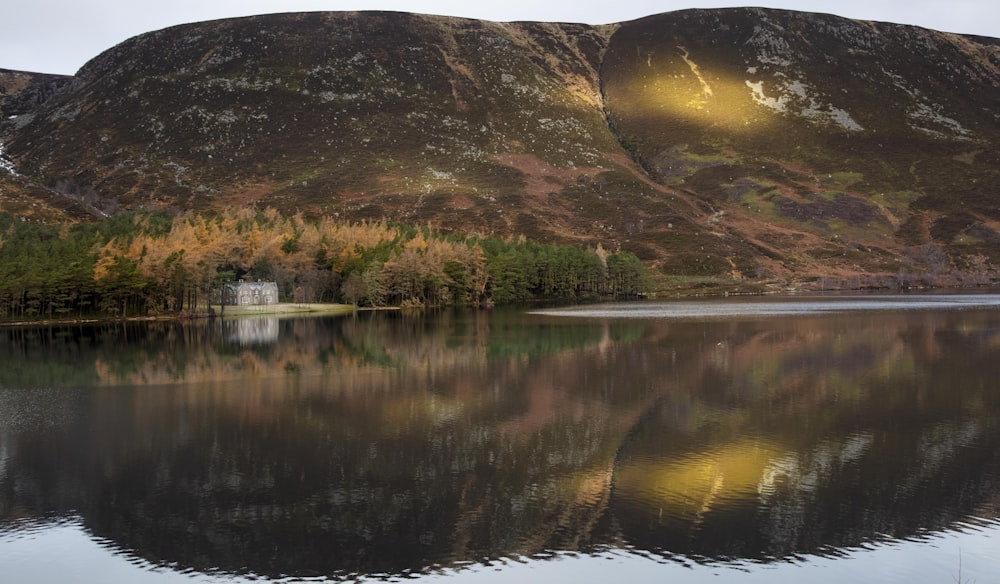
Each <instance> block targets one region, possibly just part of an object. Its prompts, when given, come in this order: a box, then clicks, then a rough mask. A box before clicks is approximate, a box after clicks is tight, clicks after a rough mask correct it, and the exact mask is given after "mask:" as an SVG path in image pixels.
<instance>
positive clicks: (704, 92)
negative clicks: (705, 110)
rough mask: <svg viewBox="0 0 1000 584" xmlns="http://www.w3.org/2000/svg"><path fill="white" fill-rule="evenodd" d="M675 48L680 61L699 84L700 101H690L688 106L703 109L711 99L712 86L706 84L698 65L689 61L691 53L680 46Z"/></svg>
mask: <svg viewBox="0 0 1000 584" xmlns="http://www.w3.org/2000/svg"><path fill="white" fill-rule="evenodd" d="M677 48H678V49H679V50H680V52H681V59H684V62H685V63H686V64H687V66H688V68H689V69H691V72H692V73H694V76H695V77H696V78H697V79H698V82H699V83H701V99H694V100H691V102H689V104H690V105H692V106H693V107H695V108H697V109H701V108H702V107H704V105H705V104H706V103H708V100H709V99H710V98H711V97H712V86H711V85H709V84H708V81H705V76H704V75H702V74H701V68H700V67H698V64H697V63H695V62H694V61H692V60H691V59H690V55H691V53H690V52H688V50H687V49H685V48H684V47H682V46H680V45H678V46H677Z"/></svg>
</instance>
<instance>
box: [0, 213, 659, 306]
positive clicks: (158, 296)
mask: <svg viewBox="0 0 1000 584" xmlns="http://www.w3.org/2000/svg"><path fill="white" fill-rule="evenodd" d="M238 279H260V280H273V281H276V282H277V283H278V286H279V291H280V295H281V300H282V301H285V302H345V303H349V304H357V305H361V306H445V305H475V304H480V303H496V304H511V303H517V302H526V301H530V300H536V299H563V300H570V299H580V298H587V297H597V296H600V295H614V296H635V295H638V294H640V293H642V292H643V291H645V286H646V272H645V270H644V268H643V266H642V265H641V263H640V262H639V261H638V259H636V257H635V256H634V255H632V254H630V253H627V252H619V253H608V252H606V251H605V250H604V249H603V248H601V247H600V246H597V247H596V248H595V249H582V248H578V247H569V246H558V245H551V244H541V243H536V242H530V241H526V240H523V239H516V240H506V241H501V240H496V239H483V238H478V237H471V236H455V235H445V234H442V233H440V232H438V231H435V230H434V229H431V228H430V227H421V228H418V227H414V226H410V225H400V224H395V223H388V222H386V221H372V222H367V221H366V222H360V223H351V222H345V221H337V220H334V219H332V218H329V217H321V218H309V219H307V218H306V217H304V216H303V215H302V214H296V215H292V216H285V215H282V214H281V213H279V212H278V211H276V210H274V209H265V210H262V211H260V210H256V209H251V208H242V209H229V210H225V211H223V212H222V213H220V214H216V215H202V214H197V213H183V214H180V215H177V216H174V217H168V216H165V215H163V214H158V213H139V214H122V215H116V216H114V217H111V218H109V219H107V220H105V221H103V222H100V223H96V224H79V225H68V224H67V225H62V226H57V227H45V226H39V225H32V224H27V223H23V222H18V221H16V220H14V219H13V218H11V217H0V318H5V319H11V318H52V317H72V316H84V315H94V314H98V315H104V316H119V317H120V316H135V315H156V314H178V313H184V312H191V313H193V312H202V311H204V310H206V309H207V308H208V307H209V306H210V305H212V304H218V303H219V302H220V298H219V295H218V290H219V289H220V287H221V286H222V285H223V284H224V283H226V282H232V281H235V280H238Z"/></svg>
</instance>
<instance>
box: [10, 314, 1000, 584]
mask: <svg viewBox="0 0 1000 584" xmlns="http://www.w3.org/2000/svg"><path fill="white" fill-rule="evenodd" d="M998 380H1000V297H997V296H984V295H976V296H935V297H885V298H878V297H864V298H820V299H817V298H805V299H802V298H799V299H784V300H778V301H776V300H773V299H765V300H760V299H756V300H745V301H730V300H725V301H706V302H696V303H680V302H674V303H636V304H625V305H602V306H599V307H579V308H573V309H562V310H555V311H545V312H543V313H537V314H532V313H525V312H518V311H510V312H508V311H495V312H491V313H484V312H473V313H439V314H422V315H408V314H403V313H380V314H360V315H358V316H356V317H339V318H306V319H287V320H278V319H243V320H227V321H224V322H219V321H215V322H211V323H210V322H200V323H194V324H187V325H181V324H177V323H147V324H138V323H133V324H126V325H120V324H119V325H108V326H75V327H51V328H34V329H24V328H18V329H6V330H0V574H2V576H3V577H2V578H0V579H2V580H3V581H8V579H9V581H12V582H64V581H73V582H112V583H118V582H121V583H125V582H128V583H131V582H166V583H175V582H242V581H255V582H259V581H261V580H265V581H271V580H275V581H359V580H403V579H406V580H411V579H412V580H419V581H422V582H423V581H426V582H467V581H468V582H477V583H479V582H516V581H525V580H527V581H543V580H545V581H554V582H559V581H566V582H570V581H572V582H604V581H608V580H611V579H624V580H626V581H629V582H664V581H684V582H703V581H713V582H718V581H720V580H721V581H726V582H764V581H767V582H774V581H779V582H799V581H802V580H803V579H809V580H810V581H818V582H842V581H845V580H849V579H853V580H858V581H864V582H898V581H908V582H914V583H919V582H928V583H931V582H934V583H937V582H953V581H956V580H960V581H963V582H965V581H978V582H989V581H995V580H997V578H1000V554H997V553H996V550H997V549H1000V383H998Z"/></svg>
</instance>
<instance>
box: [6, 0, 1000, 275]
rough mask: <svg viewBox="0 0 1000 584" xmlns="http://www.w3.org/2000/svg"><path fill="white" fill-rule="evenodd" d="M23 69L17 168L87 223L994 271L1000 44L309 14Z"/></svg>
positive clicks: (825, 29) (760, 269)
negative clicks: (313, 231) (155, 213)
mask: <svg viewBox="0 0 1000 584" xmlns="http://www.w3.org/2000/svg"><path fill="white" fill-rule="evenodd" d="M16 75H17V74H14V73H13V72H10V73H6V72H0V90H2V91H3V93H0V97H2V101H0V111H2V113H3V114H4V116H3V117H4V121H3V122H2V125H0V144H2V147H3V148H4V149H5V152H6V153H7V155H8V156H9V164H10V167H11V169H12V170H16V172H17V173H18V175H19V176H20V177H29V178H30V180H31V181H33V182H34V183H36V184H40V185H44V186H46V187H49V188H50V189H54V190H56V191H58V192H61V193H66V194H68V195H69V196H70V198H72V199H73V200H84V201H85V202H86V203H87V205H89V206H90V209H91V210H100V211H105V212H107V211H111V210H114V209H118V208H149V207H167V208H187V207H195V208H211V207H219V206H224V205H236V204H247V203H255V204H258V205H272V206H276V207H279V208H281V209H284V210H292V209H303V210H307V211H309V212H312V213H326V214H339V215H340V216H341V217H345V218H350V219H361V218H370V217H383V216H385V217H392V218H396V219H401V220H405V221H413V222H424V221H431V222H434V223H437V224H439V225H442V226H444V227H446V228H453V229H455V230H461V231H475V232H480V233H485V234H495V235H517V234H524V235H527V236H529V237H533V238H541V239H549V240H552V239H556V240H562V241H578V242H585V243H588V244H596V243H597V242H602V243H603V244H604V245H605V246H606V247H607V246H611V247H617V246H621V247H624V248H626V249H629V250H631V251H634V252H636V253H637V254H639V255H640V257H642V258H643V259H645V260H647V261H649V262H651V263H653V264H654V265H656V266H658V267H660V268H662V269H663V270H664V271H667V272H669V273H682V274H688V275H712V276H718V275H731V276H734V277H737V278H753V277H760V276H778V277H789V276H791V275H797V276H800V277H804V276H809V275H818V274H823V275H837V274H840V275H845V276H846V275H848V274H852V273H858V272H866V271H867V272H880V273H887V272H895V271H896V270H897V269H898V266H899V257H900V253H901V250H902V248H903V246H905V245H917V244H922V243H926V242H928V241H932V240H933V241H935V242H937V243H939V244H941V245H944V246H947V247H948V248H949V250H950V251H951V252H952V255H953V257H955V258H956V259H958V260H960V259H961V258H963V257H972V256H985V257H986V258H988V259H990V260H992V261H997V260H1000V251H997V250H995V249H994V248H995V247H996V246H993V245H991V243H990V242H992V241H994V240H996V239H997V226H998V225H1000V205H998V204H997V203H998V201H997V194H996V190H995V187H994V185H996V184H997V183H998V179H1000V176H998V175H1000V154H998V152H997V150H996V147H995V144H996V143H997V139H998V138H1000V136H998V134H1000V131H998V129H1000V107H997V106H1000V41H997V40H994V39H984V38H976V37H967V36H960V35H954V34H945V33H939V32H935V31H929V30H925V29H920V28H916V27H906V26H899V25H891V24H883V23H871V22H859V21H853V20H847V19H843V18H838V17H833V16H826V15H816V14H807V13H796V12H787V11H776V10H764V9H729V10H691V11H681V12H673V13H668V14H663V15H658V16H653V17H649V18H646V19H641V20H637V21H632V22H628V23H623V24H620V25H609V26H603V27H590V26H585V25H571V24H539V23H512V24H499V23H491V22H482V21H473V20H462V19H452V18H443V17H430V16H419V15H411V14H402V13H307V14H286V15H269V16H260V17H252V18H243V19H233V20H223V21H215V22H206V23H200V24H193V25H185V26H180V27H174V28H169V29H165V30H161V31H157V32H153V33H149V34H145V35H141V36H139V37H135V38H133V39H131V40H129V41H126V42H125V43H122V44H121V45H119V46H116V47H114V48H112V49H110V50H109V51H107V52H105V53H103V54H102V55H100V56H98V57H97V58H95V59H93V60H92V61H91V62H89V63H88V64H87V65H86V66H84V67H83V68H82V69H81V70H80V71H79V73H78V74H77V75H76V76H75V77H73V78H71V79H67V78H61V79H44V80H42V79H40V78H38V79H33V78H30V76H29V77H28V78H27V79H28V80H27V81H25V78H21V77H16ZM22 75H24V74H22ZM10 116H15V117H13V118H11V117H10ZM7 176H8V177H9V176H10V173H9V172H8V173H7ZM4 180H8V182H9V179H5V178H4V171H3V170H0V186H4V185H6V184H7V183H6V182H3V181H4ZM5 208H6V207H5Z"/></svg>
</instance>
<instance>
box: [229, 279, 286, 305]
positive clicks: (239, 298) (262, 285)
mask: <svg viewBox="0 0 1000 584" xmlns="http://www.w3.org/2000/svg"><path fill="white" fill-rule="evenodd" d="M223 297H224V302H223V303H224V304H235V305H236V306H256V305H261V304H277V303H278V284H277V283H275V282H244V281H243V280H240V281H239V282H237V283H235V284H227V285H226V287H225V289H224V291H223Z"/></svg>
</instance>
